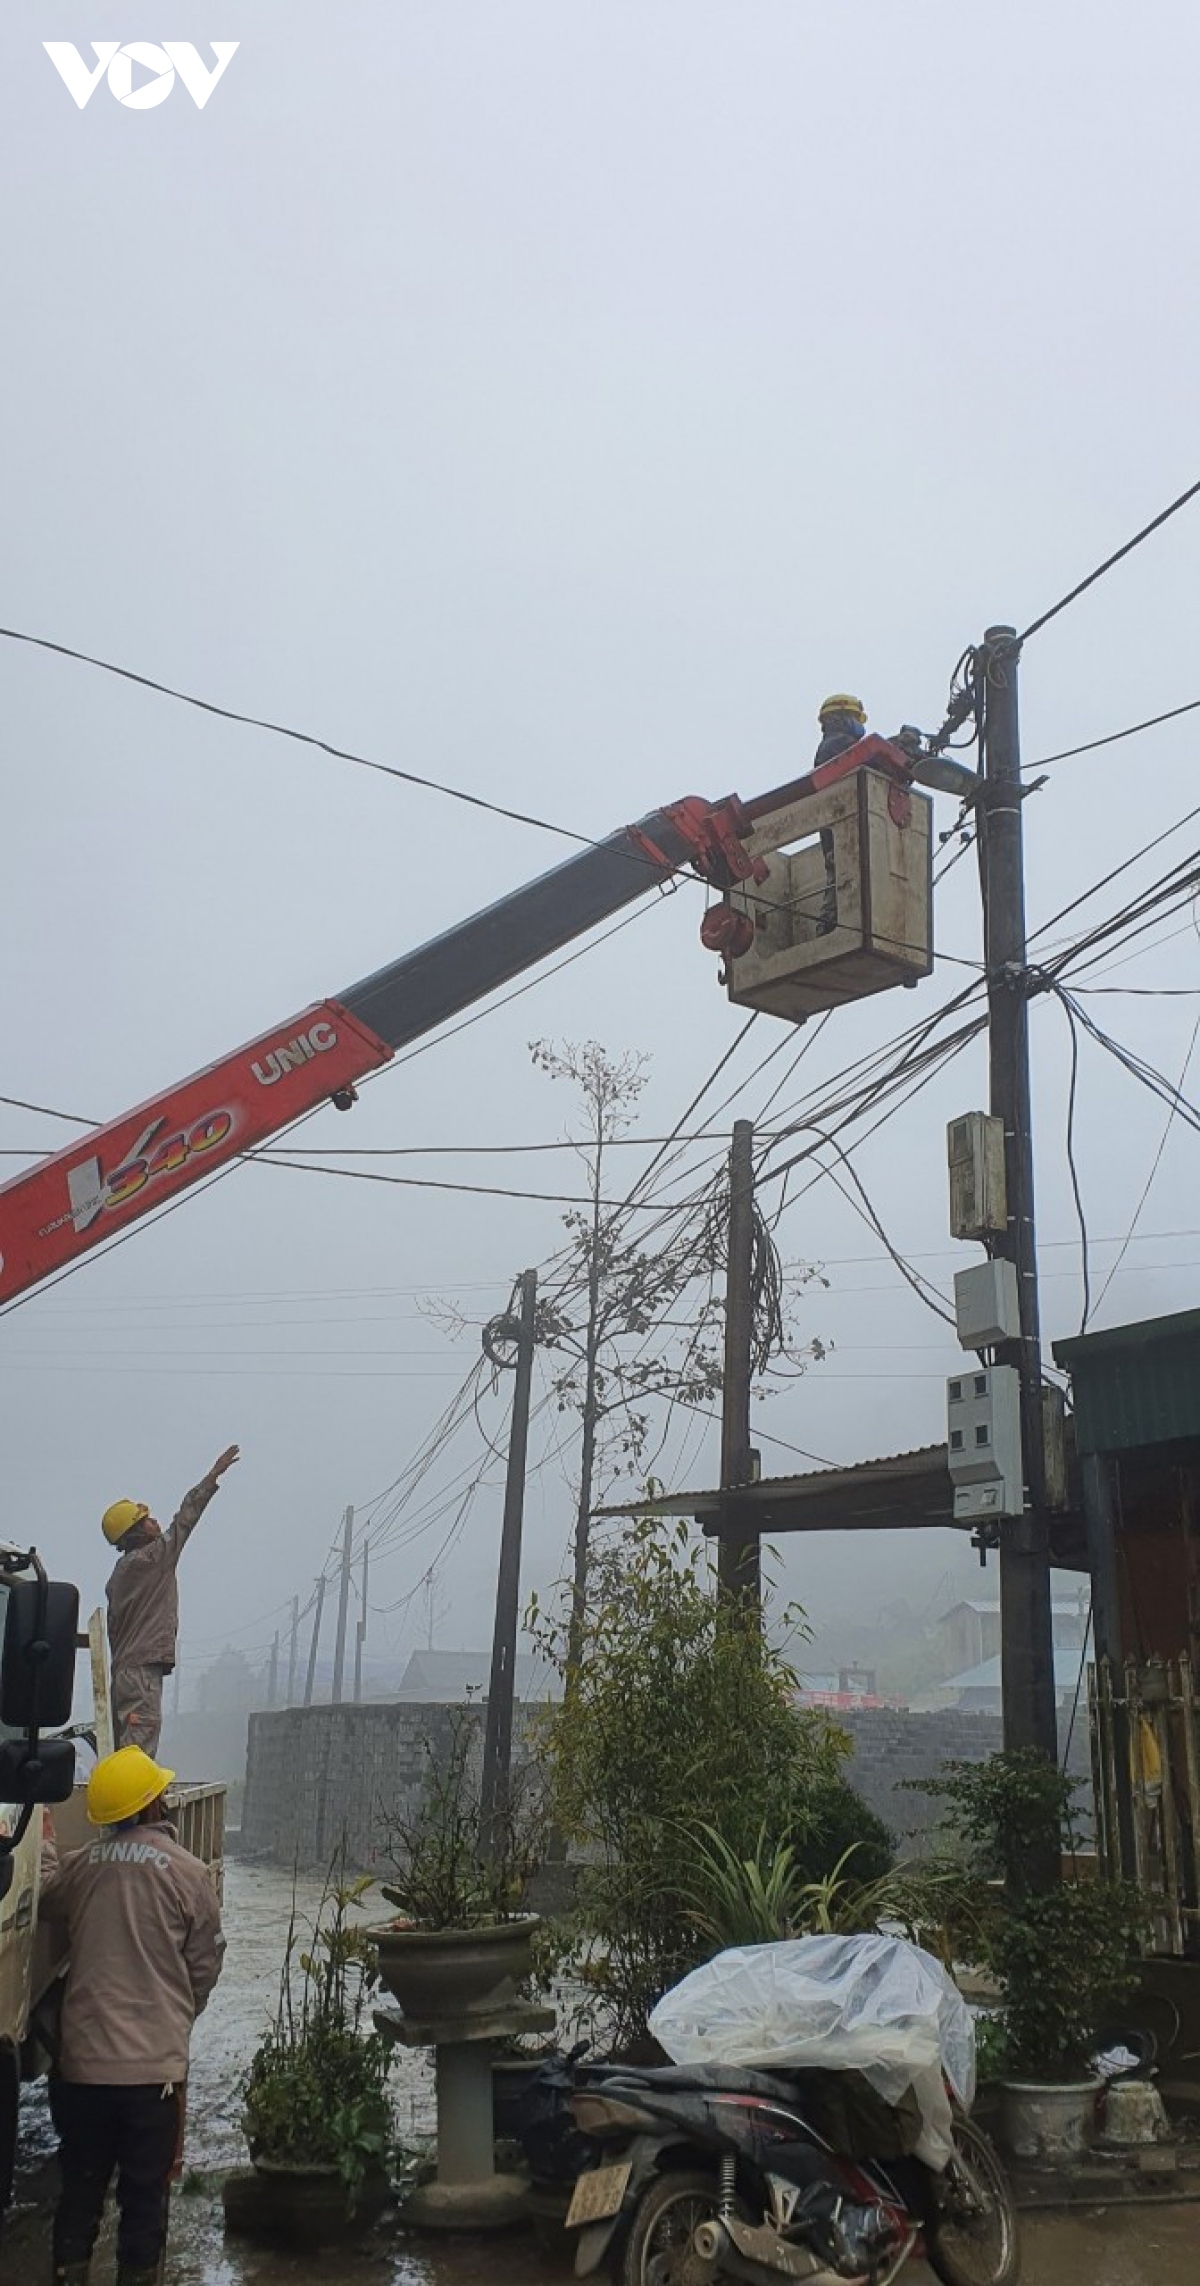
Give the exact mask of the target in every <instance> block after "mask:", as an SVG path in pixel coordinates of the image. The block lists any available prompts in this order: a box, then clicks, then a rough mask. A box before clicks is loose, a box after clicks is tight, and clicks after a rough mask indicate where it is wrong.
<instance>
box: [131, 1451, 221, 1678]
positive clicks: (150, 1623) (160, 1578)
mask: <svg viewBox="0 0 1200 2286" xmlns="http://www.w3.org/2000/svg"><path fill="white" fill-rule="evenodd" d="M216 1490H217V1482H216V1479H215V1478H213V1477H205V1478H204V1479H203V1480H202V1482H201V1483H199V1484H194V1485H193V1486H192V1489H191V1491H190V1492H185V1494H184V1496H183V1499H182V1500H181V1502H180V1504H179V1513H178V1515H177V1516H176V1518H175V1520H174V1522H173V1523H172V1524H170V1525H168V1527H167V1530H166V1531H165V1532H161V1533H159V1534H158V1536H157V1538H156V1539H153V1540H148V1541H147V1542H146V1545H145V1547H144V1548H131V1549H129V1550H128V1552H127V1553H126V1554H124V1555H120V1556H118V1558H117V1565H116V1570H115V1571H114V1572H113V1574H112V1577H111V1578H110V1580H109V1583H108V1587H107V1590H106V1593H107V1596H108V1647H109V1651H110V1653H111V1655H112V1663H113V1672H114V1674H115V1673H116V1672H117V1670H118V1669H119V1668H122V1667H162V1668H164V1669H165V1670H166V1672H167V1673H168V1674H170V1672H171V1669H172V1668H173V1667H174V1665H175V1643H176V1638H177V1636H178V1634H179V1588H178V1584H177V1582H176V1579H175V1567H176V1565H177V1563H178V1562H179V1559H180V1557H181V1555H182V1554H183V1551H184V1547H185V1546H186V1544H187V1540H188V1538H189V1536H190V1534H191V1533H192V1532H194V1531H195V1529H196V1526H197V1524H198V1523H199V1522H200V1518H201V1517H202V1516H203V1514H204V1511H205V1509H206V1508H207V1506H208V1504H209V1501H210V1500H211V1499H212V1496H213V1494H214V1492H216Z"/></svg>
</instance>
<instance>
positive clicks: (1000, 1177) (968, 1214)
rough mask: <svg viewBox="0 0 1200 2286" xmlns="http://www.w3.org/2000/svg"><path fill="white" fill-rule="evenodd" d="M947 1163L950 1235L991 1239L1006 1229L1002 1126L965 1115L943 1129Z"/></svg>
mask: <svg viewBox="0 0 1200 2286" xmlns="http://www.w3.org/2000/svg"><path fill="white" fill-rule="evenodd" d="M946 1156H947V1159H948V1160H949V1163H950V1235H951V1237H952V1238H992V1237H995V1236H996V1234H997V1233H998V1232H1000V1231H1003V1230H1006V1229H1007V1228H1008V1195H1007V1191H1006V1188H1005V1181H1004V1122H1003V1120H1002V1119H992V1118H990V1117H989V1115H988V1113H987V1112H986V1111H967V1112H964V1113H963V1116H962V1118H961V1119H952V1120H951V1122H950V1125H949V1126H948V1128H947V1129H946Z"/></svg>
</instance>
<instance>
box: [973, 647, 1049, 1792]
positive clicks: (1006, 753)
mask: <svg viewBox="0 0 1200 2286" xmlns="http://www.w3.org/2000/svg"><path fill="white" fill-rule="evenodd" d="M1018 659H1019V650H1018V645H1017V638H1016V631H1015V629H1013V628H1012V627H989V629H988V631H987V634H986V635H985V636H984V639H983V661H982V671H983V679H984V705H983V772H984V782H983V785H982V787H981V788H980V792H979V797H978V798H979V806H980V811H981V825H982V831H981V833H980V841H979V850H980V867H981V878H982V884H983V916H984V957H985V960H986V963H987V987H988V1037H989V1045H990V1076H991V1108H992V1113H993V1116H994V1117H995V1118H997V1119H1001V1120H1003V1122H1004V1173H1005V1187H1006V1190H1007V1194H1008V1227H1007V1230H1006V1232H1005V1234H1004V1236H1003V1237H1002V1238H998V1239H997V1240H996V1242H995V1246H996V1252H997V1253H998V1254H1000V1255H1003V1256H1004V1257H1005V1258H1006V1259H1007V1260H1008V1261H1010V1262H1012V1263H1014V1264H1015V1265H1016V1272H1017V1290H1018V1293H1019V1296H1020V1305H1021V1332H1020V1336H1019V1338H1018V1339H1017V1340H1016V1341H1009V1342H1002V1343H1000V1344H999V1345H998V1347H997V1350H996V1361H997V1363H998V1364H1000V1365H1014V1366H1015V1367H1016V1369H1017V1371H1018V1373H1019V1375H1020V1377H1021V1446H1022V1452H1023V1455H1024V1470H1025V1486H1026V1506H1025V1510H1024V1513H1023V1514H1022V1515H1020V1516H1012V1517H1008V1518H1007V1519H1006V1520H1005V1521H1004V1523H1003V1524H1002V1525H1001V1528H1000V1664H1001V1672H1000V1680H1001V1701H1002V1706H1003V1712H1004V1743H1005V1746H1006V1747H1009V1748H1013V1747H1032V1748H1034V1749H1035V1750H1036V1751H1037V1752H1039V1753H1041V1754H1044V1755H1045V1756H1046V1757H1047V1759H1048V1760H1049V1761H1051V1762H1056V1761H1057V1759H1058V1725H1057V1717H1056V1713H1055V1695H1054V1627H1053V1619H1052V1615H1051V1602H1050V1535H1049V1526H1048V1523H1047V1517H1046V1449H1045V1429H1044V1426H1043V1419H1042V1348H1041V1323H1040V1316H1039V1310H1038V1273H1037V1236H1036V1228H1035V1223H1034V1190H1033V1123H1032V1117H1031V1101H1030V1084H1029V970H1028V965H1027V959H1026V945H1025V865H1024V822H1023V818H1022V814H1021V812H1022V796H1023V789H1022V786H1021V740H1020V727H1019V716H1018V707H1017V667H1018Z"/></svg>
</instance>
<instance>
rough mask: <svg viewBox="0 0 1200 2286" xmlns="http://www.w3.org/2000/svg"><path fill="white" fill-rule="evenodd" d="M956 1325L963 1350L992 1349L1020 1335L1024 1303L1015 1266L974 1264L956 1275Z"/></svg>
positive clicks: (1008, 1263) (957, 1271)
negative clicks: (999, 1343) (1022, 1305)
mask: <svg viewBox="0 0 1200 2286" xmlns="http://www.w3.org/2000/svg"><path fill="white" fill-rule="evenodd" d="M954 1323H955V1326H956V1327H957V1329H958V1338H959V1340H960V1342H961V1343H962V1346H963V1348H964V1349H993V1348H994V1347H995V1345H996V1343H997V1342H999V1341H1015V1340H1016V1339H1017V1336H1018V1334H1019V1333H1020V1331H1021V1300H1020V1294H1019V1291H1018V1288H1017V1272H1016V1266H1015V1264H1014V1263H1012V1262H973V1263H972V1265H971V1268H970V1269H969V1270H956V1271H955V1273H954Z"/></svg>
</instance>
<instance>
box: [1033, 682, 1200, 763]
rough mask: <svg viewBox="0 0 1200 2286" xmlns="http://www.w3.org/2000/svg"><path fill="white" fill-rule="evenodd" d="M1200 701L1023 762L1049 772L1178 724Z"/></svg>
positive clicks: (1197, 700) (1194, 701)
mask: <svg viewBox="0 0 1200 2286" xmlns="http://www.w3.org/2000/svg"><path fill="white" fill-rule="evenodd" d="M1197 707H1200V699H1188V700H1187V702H1186V704H1185V705H1184V706H1171V707H1168V708H1167V711H1166V713H1165V714H1150V715H1147V717H1146V719H1145V721H1144V722H1131V723H1130V725H1129V728H1128V729H1127V730H1110V731H1109V733H1108V736H1107V738H1089V739H1087V740H1086V741H1085V743H1084V744H1083V745H1082V746H1064V747H1063V748H1062V751H1061V752H1060V753H1058V754H1043V755H1042V757H1041V760H1040V761H1038V762H1023V763H1022V764H1021V769H1022V772H1024V771H1026V770H1048V769H1049V767H1050V764H1051V763H1052V762H1070V761H1071V760H1072V759H1073V757H1074V756H1075V755H1076V754H1095V753H1096V751H1097V749H1098V748H1099V747H1101V746H1116V745H1118V744H1119V743H1120V741H1121V739H1123V738H1136V737H1137V736H1138V733H1139V732H1140V731H1143V730H1155V729H1157V727H1158V725H1159V723H1160V722H1176V721H1178V719H1179V716H1180V715H1181V714H1194V713H1195V712H1196V709H1197Z"/></svg>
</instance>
